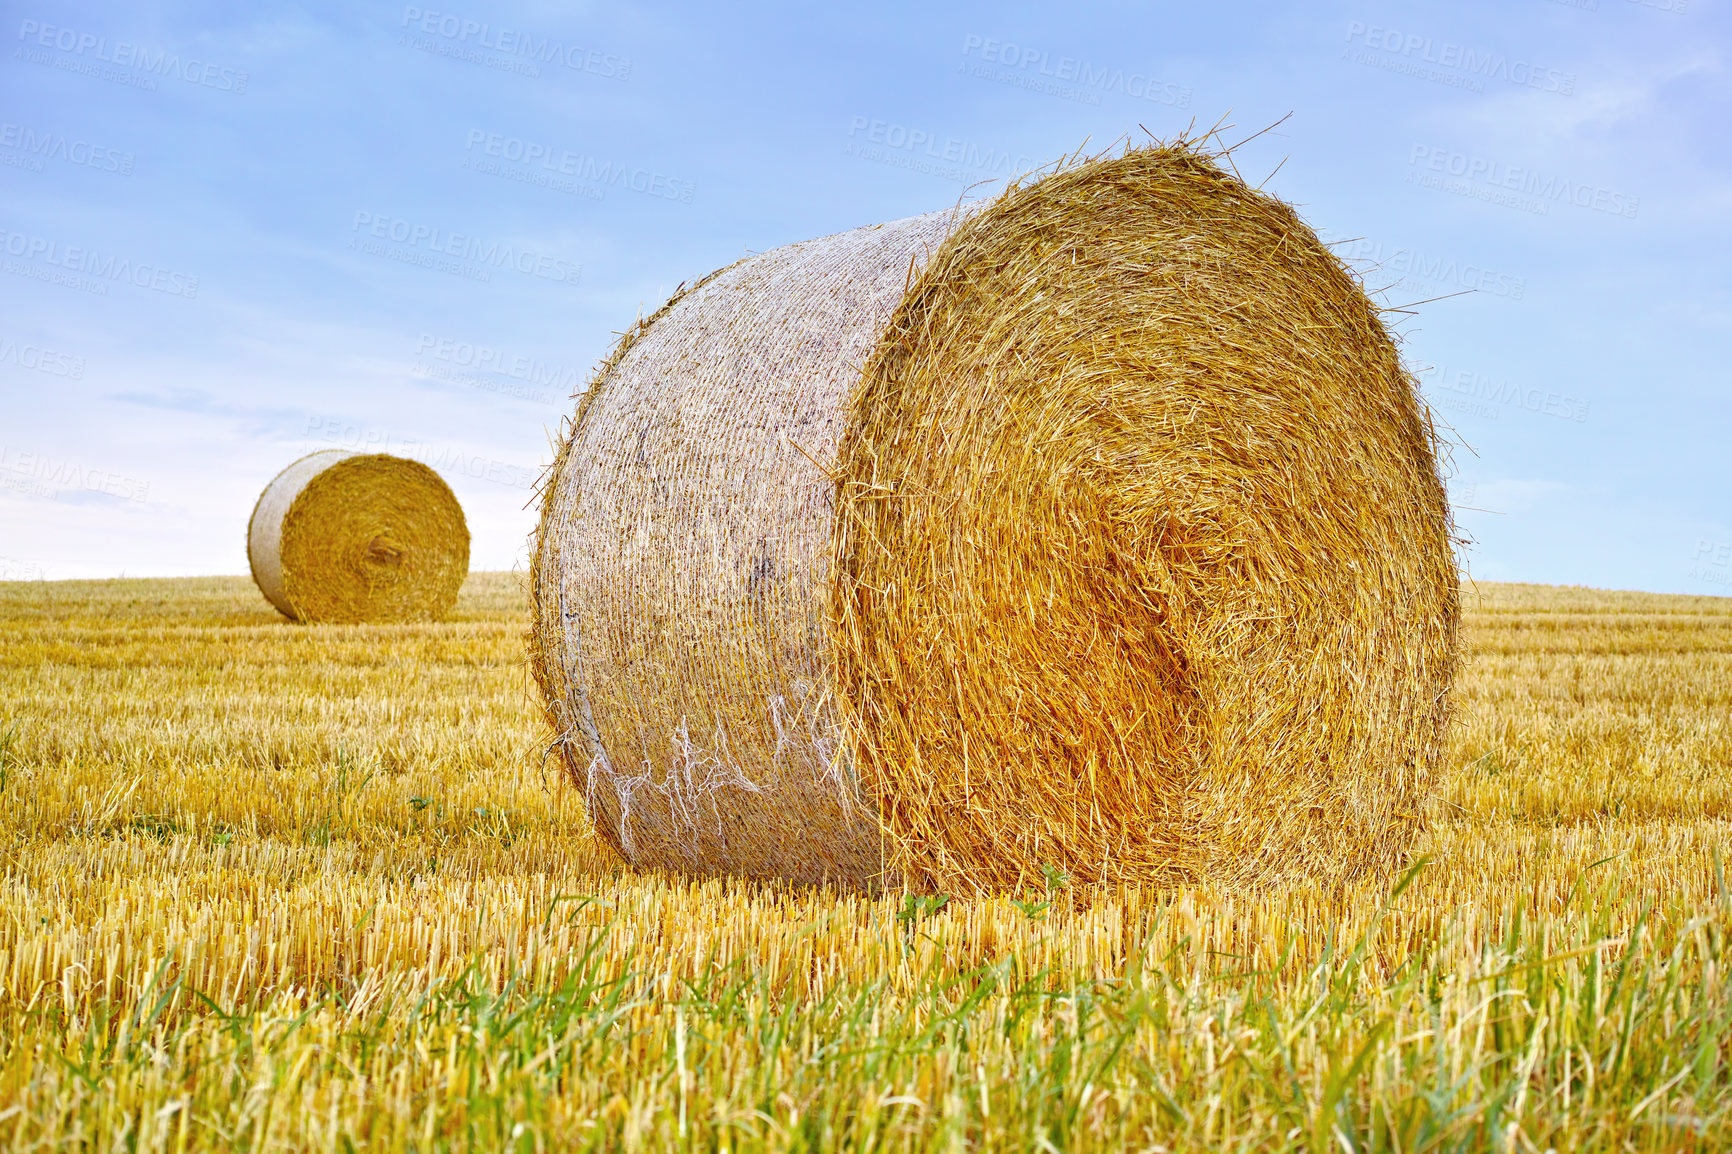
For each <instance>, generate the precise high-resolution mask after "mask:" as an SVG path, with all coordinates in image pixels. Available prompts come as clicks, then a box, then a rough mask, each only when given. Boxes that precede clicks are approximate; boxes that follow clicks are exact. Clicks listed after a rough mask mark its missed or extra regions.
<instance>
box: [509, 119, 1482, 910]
mask: <svg viewBox="0 0 1732 1154" xmlns="http://www.w3.org/2000/svg"><path fill="white" fill-rule="evenodd" d="M1451 537H1452V529H1451V522H1450V516H1449V507H1448V505H1447V503H1446V501H1445V498H1444V489H1443V485H1442V483H1441V481H1440V479H1439V474H1438V444H1437V439H1436V436H1435V434H1434V432H1433V429H1432V426H1431V423H1430V419H1429V416H1428V414H1427V411H1426V410H1425V408H1424V406H1423V405H1422V403H1421V402H1420V400H1419V397H1418V395H1417V392H1416V388H1415V383H1414V381H1413V379H1412V378H1411V376H1410V375H1409V374H1408V373H1407V372H1406V371H1405V370H1404V369H1403V367H1402V364H1401V362H1400V359H1399V357H1398V355H1397V352H1396V348H1395V346H1394V344H1393V343H1392V341H1391V339H1390V336H1389V333H1388V331H1387V330H1386V329H1385V328H1384V326H1383V324H1382V322H1381V319H1380V317H1379V313H1378V310H1377V308H1376V307H1375V306H1374V305H1373V304H1372V303H1371V301H1370V300H1369V299H1368V298H1367V297H1366V295H1365V292H1364V291H1363V289H1362V287H1361V285H1360V283H1359V281H1358V280H1357V278H1356V277H1355V276H1354V275H1353V274H1352V273H1350V271H1349V270H1348V269H1347V268H1346V267H1344V265H1343V264H1342V262H1341V261H1340V260H1338V259H1337V258H1336V257H1335V256H1334V255H1332V254H1331V253H1330V251H1329V250H1328V249H1327V248H1325V247H1324V246H1323V245H1322V244H1321V243H1320V242H1319V241H1318V239H1317V236H1316V234H1315V233H1313V231H1312V230H1311V229H1310V228H1309V227H1307V226H1306V225H1305V224H1304V223H1303V222H1301V221H1300V219H1299V218H1298V216H1297V215H1296V214H1295V213H1294V212H1293V210H1292V209H1291V208H1289V207H1288V206H1287V205H1285V204H1283V203H1282V202H1280V201H1278V200H1276V199H1274V198H1273V197H1270V196H1267V195H1264V194H1262V193H1259V192H1257V191H1255V190H1253V189H1251V188H1249V187H1247V186H1246V185H1245V184H1244V183H1242V182H1241V181H1240V180H1239V179H1237V178H1236V177H1235V176H1233V175H1231V174H1229V173H1227V172H1225V171H1223V170H1222V169H1221V168H1220V167H1218V166H1217V165H1216V163H1214V161H1213V160H1212V159H1211V158H1210V157H1208V156H1206V155H1203V154H1201V153H1200V152H1198V151H1197V150H1195V149H1194V148H1192V147H1190V146H1188V145H1184V144H1180V145H1175V146H1163V147H1151V148H1145V149H1138V150H1133V151H1130V152H1128V153H1127V154H1126V155H1124V156H1121V157H1113V158H1105V159H1098V160H1093V161H1089V162H1086V163H1082V164H1079V165H1076V166H1073V167H1070V168H1068V169H1063V170H1060V171H1058V172H1056V173H1054V174H1052V175H1049V176H1047V177H1045V178H1044V179H1041V180H1039V181H1036V182H1033V183H1029V184H1026V185H1022V186H1018V187H1013V188H1011V189H1010V190H1008V191H1006V192H1005V193H1004V194H1003V195H1002V196H999V197H998V198H996V199H994V200H992V201H991V202H990V203H986V204H981V205H972V206H968V207H966V208H963V209H958V210H952V211H946V212H939V213H934V214H932V215H929V216H922V217H915V218H912V219H909V220H902V221H895V222H892V223H889V224H883V225H878V226H875V227H872V228H863V229H858V230H855V231H853V232H846V233H842V234H840V235H837V236H832V237H826V238H824V239H821V240H814V241H808V242H805V243H802V244H794V245H789V246H787V247H786V248H780V249H776V250H774V251H770V252H765V253H761V254H758V255H755V256H750V257H748V258H746V259H744V260H741V261H739V262H737V263H735V264H733V265H730V266H728V267H727V268H724V269H722V270H720V271H718V272H716V273H713V274H711V275H710V276H708V277H706V278H705V279H703V280H702V281H699V282H698V283H697V284H695V285H693V286H691V287H689V288H682V289H681V291H680V292H678V293H676V294H675V296H674V297H673V299H671V300H670V301H669V302H668V303H667V304H666V305H665V306H663V307H662V308H661V310H660V311H659V312H657V313H655V314H654V315H653V316H651V317H649V318H648V319H646V320H644V321H642V322H640V323H639V324H638V325H637V326H636V327H635V328H633V329H632V330H631V332H629V333H628V334H627V335H626V337H625V338H624V339H623V340H622V341H621V342H620V344H619V346H618V347H617V348H616V349H615V351H614V352H613V354H612V355H611V356H610V357H609V358H608V359H607V360H606V361H605V362H604V363H603V365H602V366H601V367H600V369H599V370H598V372H597V374H596V376H595V379H594V381H593V382H592V384H591V387H590V389H589V390H588V392H587V393H586V394H585V395H584V396H583V397H582V399H581V400H580V402H579V404H578V407H577V411H576V414H575V416H574V418H573V420H572V422H571V423H570V425H569V427H568V429H567V430H566V435H565V439H564V444H563V446H562V448H561V450H560V452H559V455H558V457H557V459H556V461H555V463H554V465H553V467H552V471H551V472H550V474H549V476H548V479H547V486H546V491H545V497H544V504H543V507H542V514H541V523H540V530H539V535H538V542H537V546H536V552H535V558H534V568H533V573H532V584H533V594H534V601H535V613H536V619H535V628H534V645H535V647H536V653H535V661H536V671H537V675H538V677H539V680H540V682H541V686H542V689H543V693H544V696H545V698H546V702H547V708H548V713H549V716H550V719H551V721H552V723H553V724H554V725H555V727H556V728H557V730H558V732H559V734H560V743H559V744H560V746H561V748H562V750H563V752H564V755H565V758H566V760H567V764H568V767H569V769H570V771H571V773H572V774H573V775H574V776H575V778H576V779H577V781H578V782H579V783H580V784H581V785H582V787H583V788H584V790H585V791H586V795H587V801H588V805H589V810H590V814H591V816H592V818H593V821H594V824H595V827H596V829H597V831H598V832H599V834H600V835H601V836H602V837H603V838H605V839H606V840H607V841H608V842H610V843H611V844H612V845H613V846H614V847H615V848H616V849H617V850H618V851H619V852H620V853H621V854H623V855H624V856H625V857H626V858H627V859H629V860H630V861H632V862H635V863H641V864H650V865H661V866H669V867H674V868H677V869H681V870H684V871H689V872H694V873H708V872H717V871H728V872H737V873H741V874H745V875H750V876H756V877H788V878H794V879H802V880H811V881H817V880H823V879H829V880H834V881H838V882H843V883H851V884H863V885H868V886H871V885H884V884H889V885H895V884H907V885H909V886H912V887H915V888H922V889H927V888H938V889H944V890H948V891H959V890H972V889H1001V888H1009V887H1016V886H1020V885H1025V884H1029V883H1031V882H1034V881H1036V880H1038V879H1039V878H1040V876H1041V867H1042V866H1047V867H1054V868H1057V869H1061V870H1064V871H1067V872H1068V873H1070V874H1071V875H1072V876H1073V877H1075V878H1077V879H1079V880H1082V881H1090V882H1133V883H1136V882H1141V883H1153V884H1158V885H1165V884H1179V883H1187V882H1193V881H1212V882H1217V883H1222V884H1228V885H1242V884H1251V883H1260V882H1267V881H1271V880H1276V879H1284V878H1298V877H1313V878H1341V877H1344V876H1347V875H1350V874H1353V873H1355V872H1357V871H1359V870H1362V869H1367V868H1379V867H1384V866H1387V865H1389V864H1390V863H1391V862H1392V861H1393V860H1394V859H1395V858H1396V857H1397V856H1398V855H1399V854H1401V852H1402V851H1403V848H1404V847H1405V846H1407V845H1408V844H1409V842H1410V839H1411V835H1412V834H1413V832H1414V831H1415V830H1416V828H1417V827H1418V826H1419V825H1420V824H1421V822H1422V821H1423V819H1424V815H1425V813H1426V810H1427V802H1428V799H1429V796H1430V793H1431V790H1432V782H1433V774H1434V771H1435V769H1436V766H1437V762H1438V758H1439V754H1440V742H1441V739H1442V736H1443V730H1444V725H1445V722H1446V719H1447V712H1448V706H1447V692H1448V688H1449V684H1450V680H1451V677H1452V674H1453V670H1454V664H1455V634H1456V618H1457V583H1456V582H1457V577H1456V570H1455V565H1454V558H1453V552H1452V539H1451Z"/></svg>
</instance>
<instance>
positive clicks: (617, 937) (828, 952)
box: [0, 574, 1732, 1152]
mask: <svg viewBox="0 0 1732 1154" xmlns="http://www.w3.org/2000/svg"><path fill="white" fill-rule="evenodd" d="M1464 607H1465V609H1466V610H1467V618H1466V620H1467V634H1466V643H1467V648H1468V659H1467V664H1466V666H1465V668H1464V671H1463V677H1462V680H1461V683H1460V693H1459V716H1458V718H1457V721H1456V724H1455V728H1454V730H1453V737H1452V743H1451V751H1450V755H1449V758H1448V772H1449V778H1448V782H1447V786H1446V789H1445V799H1446V800H1445V804H1444V805H1443V806H1442V807H1441V812H1440V815H1439V817H1438V819H1437V820H1436V821H1435V822H1434V824H1433V827H1432V829H1431V831H1430V832H1429V833H1428V834H1427V835H1426V836H1425V838H1424V840H1423V843H1422V845H1421V847H1420V854H1421V856H1420V857H1419V858H1418V859H1416V860H1415V861H1414V862H1413V864H1412V867H1411V868H1410V869H1409V870H1408V871H1407V872H1406V874H1404V875H1403V876H1402V877H1400V878H1396V879H1380V880H1375V881H1367V882H1365V883H1363V884H1360V885H1357V886H1355V887H1353V888H1351V889H1349V890H1347V891H1345V892H1330V891H1321V890H1309V889H1306V890H1291V889H1289V890H1280V891H1275V892H1266V893H1260V894H1256V895H1253V896H1246V895H1243V894H1239V895H1234V894H1227V893H1220V892H1212V891H1194V892H1188V893H1183V894H1178V895H1164V896H1163V895H1156V894H1151V893H1142V892H1135V891H1128V892H1111V893H1098V894H1087V895H1078V894H1073V893H1071V892H1069V891H1067V890H1066V889H1065V888H1064V883H1063V879H1062V878H1054V879H1052V883H1051V887H1050V891H1049V892H1040V893H1026V894H1017V895H1005V896H1003V897H1002V898H999V899H994V900H984V901H970V902H967V903H963V902H953V903H950V904H948V905H943V906H940V905H939V903H938V902H936V901H933V900H925V901H921V900H916V899H908V898H904V897H902V896H900V895H898V896H896V897H894V898H885V899H883V900H868V899H863V898H860V897H856V896H849V895H838V894H836V893H832V892H820V891H813V890H805V889H778V888H774V887H765V886H759V885H753V884H744V883H737V882H728V881H709V882H702V883H693V882H689V881H684V880H680V879H677V878H674V877H669V876H660V875H654V874H632V873H625V872H622V871H621V870H620V869H619V868H618V867H617V866H616V865H615V864H614V863H613V862H612V861H611V860H610V859H609V858H608V857H607V856H606V855H605V852H604V851H603V850H602V848H601V847H600V846H599V844H598V843H597V842H596V841H595V840H594V839H592V838H591V837H589V836H587V835H586V832H585V822H584V818H583V810H582V804H581V799H580V798H579V797H578V796H577V794H576V793H575V792H574V790H573V789H572V788H570V787H569V786H566V785H563V784H562V783H561V782H559V781H558V780H556V779H555V778H554V775H553V770H552V767H551V763H550V765H549V768H548V770H547V773H546V776H545V777H544V775H543V772H542V769H541V760H542V759H541V747H542V742H543V741H544V733H545V731H544V729H543V723H542V721H541V720H540V717H539V714H538V713H537V711H536V708H535V704H534V699H533V697H532V691H531V687H530V685H529V683H528V677H527V673H526V668H525V664H524V656H523V654H524V642H523V634H524V629H525V626H526V621H527V604H526V598H525V595H524V593H523V591H522V588H521V585H520V579H519V578H516V577H513V576H509V575H504V574H494V575H478V576H474V577H472V578H471V579H470V581H469V583H468V584H467V586H466V587H465V590H464V593H463V596H462V599H461V600H460V602H459V607H458V612H457V614H456V616H455V618H454V619H453V620H451V621H449V622H446V623H443V624H437V625H399V626H320V627H294V626H289V625H286V624H284V623H283V622H282V621H281V620H280V618H278V616H277V615H276V613H275V611H274V610H272V609H271V608H270V607H269V606H268V605H266V604H264V602H263V601H262V600H261V599H260V598H259V597H258V595H257V593H256V592H255V591H254V590H253V588H252V586H251V584H250V583H249V582H247V581H246V580H245V579H242V578H213V579H204V580H179V581H112V582H88V583H71V582H67V583H54V584H42V583H35V584H9V585H0V822H3V823H4V826H5V834H4V839H3V842H0V844H3V845H4V854H5V857H4V871H3V881H0V884H3V886H4V903H3V907H0V908H3V910H4V918H3V919H0V1143H4V1145H5V1146H6V1147H7V1148H8V1149H18V1150H25V1149H33V1148H77V1149H86V1150H107V1149H116V1148H120V1149H127V1150H158V1149H166V1150H179V1149H188V1148H207V1149H249V1150H263V1149H350V1148H356V1149H358V1148H363V1147H365V1148H369V1149H379V1150H433V1149H440V1148H476V1149H488V1150H502V1149H514V1150H530V1149H536V1150H545V1149H570V1148H605V1149H649V1150H659V1149H684V1148H688V1147H689V1148H696V1149H705V1150H711V1149H722V1148H725V1149H729V1150H747V1149H802V1150H806V1149H810V1150H831V1149H922V1150H924V1149H952V1148H955V1149H965V1148H1006V1149H1017V1150H1023V1149H1048V1148H1057V1149H1061V1150H1062V1149H1082V1150H1118V1149H1161V1148H1165V1149H1168V1150H1180V1149H1191V1150H1201V1149H1209V1150H1232V1149H1255V1150H1284V1149H1306V1150H1314V1151H1319V1152H1320V1151H1324V1150H1340V1149H1347V1150H1357V1149H1380V1150H1400V1151H1418V1150H1432V1149H1462V1150H1480V1149H1504V1148H1507V1149H1512V1150H1544V1149H1546V1148H1548V1147H1555V1148H1557V1149H1559V1150H1575V1149H1619V1150H1624V1149H1631V1150H1647V1149H1698V1148H1699V1149H1715V1148H1724V1147H1725V1146H1726V1145H1727V1144H1728V1141H1729V1140H1732V1075H1729V1072H1728V1071H1729V1067H1728V1063H1729V1062H1732V1053H1729V1052H1728V1044H1729V1042H1732V994H1729V993H1728V991H1727V987H1726V982H1725V976H1726V975H1725V967H1726V965H1727V963H1728V962H1729V961H1732V957H1729V956H1728V955H1729V954H1732V949H1729V947H1728V940H1727V939H1728V934H1729V932H1732V896H1729V894H1728V891H1727V889H1726V884H1725V882H1724V880H1723V878H1722V873H1721V866H1720V852H1719V847H1720V846H1721V845H1722V843H1724V842H1725V840H1726V834H1727V832H1728V830H1729V829H1732V824H1729V819H1732V725H1729V719H1732V600H1721V599H1714V598H1688V597H1666V596H1657V595H1646V594H1633V593H1603V592H1596V591H1590V590H1582V589H1554V588H1540V587H1532V586H1497V585H1492V586H1485V585H1482V586H1480V587H1479V588H1478V589H1477V590H1474V589H1470V590H1468V591H1467V592H1466V595H1465V606H1464Z"/></svg>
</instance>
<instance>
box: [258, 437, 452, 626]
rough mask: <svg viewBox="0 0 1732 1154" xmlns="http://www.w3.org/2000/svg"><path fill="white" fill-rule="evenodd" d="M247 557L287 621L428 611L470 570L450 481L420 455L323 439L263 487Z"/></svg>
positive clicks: (439, 606)
mask: <svg viewBox="0 0 1732 1154" xmlns="http://www.w3.org/2000/svg"><path fill="white" fill-rule="evenodd" d="M247 558H248V560H249V561H250V562H251V564H252V570H253V580H254V581H255V582H256V583H257V584H258V587H259V590H260V591H261V592H262V593H264V595H265V598H266V599H267V600H269V601H270V603H271V604H272V605H275V606H276V607H277V609H278V610H280V611H281V612H282V614H283V615H284V616H285V617H287V618H289V619H290V620H291V621H302V622H331V623H339V624H356V623H361V622H403V621H435V620H438V619H440V618H442V617H445V616H446V615H447V614H449V613H450V612H451V609H452V606H454V605H455V604H456V603H457V590H458V589H459V587H461V586H462V584H463V578H464V576H465V575H467V574H468V572H469V527H468V525H467V524H466V523H465V522H464V519H463V509H462V506H460V505H458V503H457V498H456V497H455V496H454V495H453V494H452V492H451V489H450V487H449V486H447V485H446V484H445V482H444V481H443V480H442V479H441V478H440V476H439V474H438V473H435V472H434V471H433V470H432V469H430V468H428V467H427V466H426V465H423V464H421V463H420V462H419V461H410V460H406V459H404V458H402V457H393V456H389V455H387V454H384V453H351V452H348V451H346V450H342V449H328V450H325V451H323V452H318V453H312V454H309V455H308V456H305V457H302V458H301V459H300V460H298V461H296V462H295V463H294V464H292V465H290V466H289V467H288V468H286V469H284V470H283V471H282V472H281V473H279V474H277V476H276V478H275V479H274V480H273V481H272V482H271V483H270V484H269V485H267V486H266V487H265V491H264V493H263V494H261V495H260V497H259V500H258V504H257V505H256V506H254V508H253V515H252V518H251V520H250V521H249V522H248V524H247Z"/></svg>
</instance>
